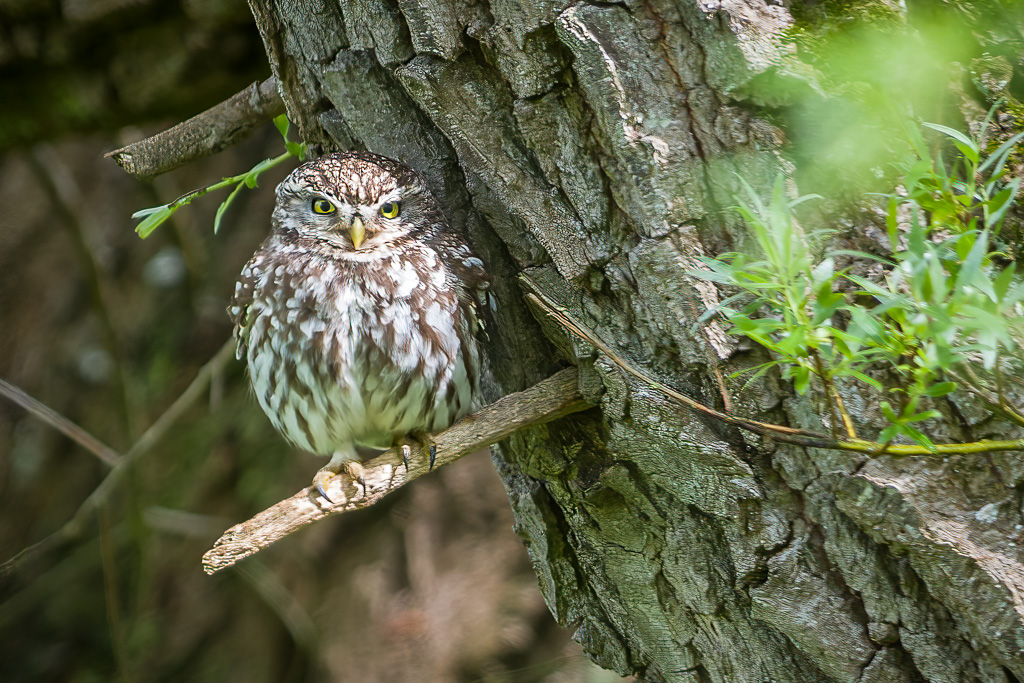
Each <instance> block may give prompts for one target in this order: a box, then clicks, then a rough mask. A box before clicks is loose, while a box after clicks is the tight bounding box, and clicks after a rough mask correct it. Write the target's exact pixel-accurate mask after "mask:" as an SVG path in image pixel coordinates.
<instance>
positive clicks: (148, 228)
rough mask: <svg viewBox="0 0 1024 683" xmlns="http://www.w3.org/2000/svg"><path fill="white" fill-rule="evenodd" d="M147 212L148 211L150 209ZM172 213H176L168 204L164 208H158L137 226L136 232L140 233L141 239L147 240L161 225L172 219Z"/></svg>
mask: <svg viewBox="0 0 1024 683" xmlns="http://www.w3.org/2000/svg"><path fill="white" fill-rule="evenodd" d="M146 210H147V211H148V209H146ZM172 213H174V209H172V208H171V207H170V206H168V205H166V204H165V205H164V206H158V207H156V210H155V211H151V212H150V213H148V214H146V218H145V219H144V220H143V221H142V222H141V223H139V224H138V225H136V226H135V232H136V233H138V235H139V237H141V238H142V239H146V238H147V237H149V236H150V235H151V234H152V233H153V231H154V230H156V229H157V227H158V226H159V225H160V224H161V223H163V222H164V221H166V220H167V219H168V218H170V217H171V214H172Z"/></svg>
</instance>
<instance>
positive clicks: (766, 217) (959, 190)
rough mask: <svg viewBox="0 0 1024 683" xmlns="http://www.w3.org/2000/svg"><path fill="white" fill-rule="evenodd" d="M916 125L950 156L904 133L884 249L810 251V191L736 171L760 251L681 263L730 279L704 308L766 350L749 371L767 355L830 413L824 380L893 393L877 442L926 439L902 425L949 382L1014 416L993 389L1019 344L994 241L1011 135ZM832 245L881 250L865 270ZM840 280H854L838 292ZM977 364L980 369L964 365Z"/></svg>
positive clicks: (1013, 187)
mask: <svg viewBox="0 0 1024 683" xmlns="http://www.w3.org/2000/svg"><path fill="white" fill-rule="evenodd" d="M925 125H926V126H927V127H928V128H929V129H932V130H935V131H937V132H939V133H941V134H943V135H944V136H946V137H947V138H948V139H949V140H950V141H951V142H952V144H953V145H954V146H955V147H956V149H957V150H958V152H959V154H958V155H957V158H956V159H955V161H954V162H953V163H952V164H948V165H947V164H946V163H945V162H944V160H943V158H942V156H941V155H938V156H936V157H934V158H933V157H932V155H931V154H930V153H929V151H928V146H927V145H926V144H925V141H924V139H923V137H922V136H921V135H920V133H919V132H917V130H916V129H915V130H914V131H913V132H912V135H911V143H912V148H913V150H914V152H915V154H914V157H913V158H912V159H910V160H909V161H908V162H906V163H905V164H902V166H901V169H900V170H901V171H902V175H903V183H902V184H903V191H902V192H896V193H893V194H891V195H888V212H887V229H888V236H889V241H890V244H891V245H892V253H891V260H885V259H878V257H875V256H872V255H869V254H864V253H859V252H851V251H831V252H827V253H824V254H823V255H822V256H821V257H816V256H815V254H816V253H817V252H818V251H820V250H816V249H815V244H820V243H823V242H824V241H825V239H826V238H828V237H829V236H831V234H832V233H831V232H830V231H824V232H822V233H819V234H812V235H805V234H803V233H802V232H801V231H800V229H799V227H798V226H797V223H796V220H795V217H794V209H795V207H796V206H798V205H799V204H801V203H803V202H804V201H807V200H809V199H813V198H815V196H814V195H808V196H804V197H800V198H798V199H796V200H790V199H787V197H786V192H785V186H784V183H783V181H782V179H781V178H780V179H779V180H778V181H777V182H776V183H775V187H774V189H773V192H772V197H771V201H770V202H769V203H768V204H765V203H763V202H762V201H761V199H760V198H759V197H758V196H757V194H756V193H755V192H754V191H753V189H752V188H750V187H749V186H748V185H746V184H745V183H744V187H745V190H746V194H747V201H746V202H745V203H743V204H741V205H740V206H739V207H737V211H738V212H739V213H740V214H741V215H742V216H743V218H744V219H745V221H746V223H747V225H748V227H749V228H750V231H751V234H752V235H753V236H754V238H755V240H756V242H757V245H758V247H759V250H760V252H761V254H762V257H761V258H760V259H757V260H752V259H751V258H749V257H748V256H746V255H744V254H740V253H730V254H723V255H721V256H719V257H717V258H706V259H704V264H705V265H706V266H707V268H708V270H706V271H691V273H690V274H691V275H695V276H697V277H701V278H703V279H707V280H710V281H713V282H717V283H719V284H723V285H727V286H729V287H731V288H734V289H738V290H739V291H738V292H737V293H735V294H733V295H732V296H730V297H728V298H727V299H725V300H724V301H723V302H722V304H721V305H720V306H719V307H718V308H717V309H715V310H713V311H709V312H708V314H706V315H705V318H707V317H708V316H710V315H713V314H715V313H716V312H721V313H723V314H724V315H725V316H726V318H727V319H728V320H729V322H730V323H731V324H732V328H731V330H730V332H731V333H732V334H736V335H741V336H745V337H748V338H750V339H752V340H754V341H756V342H757V343H759V344H761V345H762V346H764V347H765V348H767V349H768V350H769V351H770V352H771V356H772V360H770V361H769V362H767V363H764V364H762V365H761V366H758V367H757V368H754V369H753V372H754V373H755V375H754V376H755V377H756V376H759V375H761V374H763V373H764V372H766V371H768V370H769V369H770V368H772V367H778V368H780V369H781V371H782V374H783V376H784V377H786V378H788V379H792V380H793V384H794V388H795V389H796V390H797V391H798V392H800V393H804V392H806V391H807V389H808V387H809V386H810V382H811V380H812V379H817V380H818V381H820V382H821V383H822V384H823V385H824V388H825V393H826V395H827V396H828V397H829V400H830V402H831V405H832V409H833V416H835V412H836V409H837V408H838V410H839V412H841V413H843V417H844V418H845V417H846V415H845V411H843V409H842V403H841V399H840V397H839V393H838V392H837V391H836V389H835V382H836V381H837V380H841V379H850V380H854V381H859V382H862V383H864V384H866V385H868V386H869V387H871V388H872V389H874V390H875V391H877V392H879V393H883V394H890V395H891V396H890V398H891V399H892V402H890V401H888V400H882V401H880V402H879V408H880V410H881V411H882V414H883V415H884V416H885V417H886V419H888V420H889V422H890V423H891V424H890V426H889V427H887V428H886V429H884V430H883V431H882V433H881V434H880V435H879V441H881V442H882V443H884V444H888V443H889V442H891V441H892V440H893V439H895V438H896V437H898V436H902V437H906V438H909V439H911V440H913V441H914V442H916V443H918V444H920V445H922V446H924V447H927V448H932V443H931V441H930V440H929V439H928V437H927V436H926V435H925V434H924V433H922V432H921V431H920V430H919V429H917V428H916V427H915V426H914V425H915V424H917V423H920V422H921V421H923V420H926V419H929V418H933V417H939V415H940V414H939V413H938V412H937V411H935V410H929V409H925V408H924V407H923V404H924V403H925V401H926V399H929V398H939V397H942V396H945V395H946V394H948V393H950V392H951V391H954V390H955V389H957V388H958V387H959V386H964V387H965V388H967V389H968V390H971V391H973V392H975V393H976V394H977V395H979V396H981V397H982V398H983V399H984V400H986V401H987V402H989V403H990V404H994V405H997V406H999V407H1000V408H1003V409H1005V411H1006V412H1009V413H1010V414H1011V415H1017V412H1016V411H1015V410H1013V409H1012V407H1010V406H1009V405H1008V403H1007V402H1006V400H1005V397H1004V395H1003V392H1002V375H1001V360H1002V361H1004V363H1003V364H1005V362H1006V361H1007V360H1008V359H1010V358H1016V357H1017V356H1019V351H1020V346H1021V339H1022V335H1021V331H1022V329H1021V328H1022V325H1021V322H1022V321H1021V316H1020V314H1019V311H1020V305H1019V304H1020V301H1021V299H1022V298H1024V283H1022V282H1021V280H1020V278H1019V277H1017V275H1016V270H1015V264H1014V263H1013V262H1012V261H1010V259H1009V257H1007V255H1006V254H1004V253H1003V252H1001V251H999V250H998V249H995V248H994V246H993V245H994V244H995V242H996V240H997V236H998V232H999V228H1000V227H1001V225H1002V221H1003V219H1004V217H1005V215H1006V212H1007V210H1008V209H1009V208H1010V206H1011V205H1012V204H1013V202H1014V201H1015V197H1016V195H1017V192H1018V190H1019V185H1020V179H1019V178H1014V179H1012V180H1009V181H1007V180H1006V178H1005V174H1006V169H1005V165H1006V160H1007V157H1008V156H1009V154H1010V152H1011V151H1012V150H1013V149H1014V147H1015V145H1016V144H1017V143H1018V142H1019V141H1020V140H1021V138H1022V137H1024V134H1021V135H1017V136H1015V137H1014V138H1011V139H1010V140H1008V141H1007V142H1005V143H1004V144H1003V145H1001V146H1000V147H999V148H998V149H996V150H995V151H994V152H993V153H992V154H990V155H989V156H988V157H987V158H982V153H981V144H980V143H979V141H977V140H975V139H972V138H971V137H969V136H967V135H964V134H963V133H961V132H960V131H957V130H954V129H952V128H947V127H945V126H940V125H937V124H925ZM983 129H984V127H983ZM840 256H846V257H854V258H869V259H875V260H878V261H881V262H882V263H883V264H884V266H885V276H884V278H881V281H874V280H871V279H868V278H865V277H861V276H857V275H854V274H852V273H849V272H847V271H846V270H837V269H836V260H837V257H840ZM842 280H845V281H846V282H847V283H852V284H853V285H855V287H856V288H857V289H856V291H854V292H852V293H847V294H844V293H843V292H842V291H840V287H839V286H838V285H839V284H840V283H841V281H842ZM848 288H849V287H848V286H847V289H848ZM865 300H866V301H867V302H868V303H867V304H864V303H861V302H862V301H865ZM979 362H980V367H981V368H982V369H983V370H984V371H985V372H986V373H988V377H987V378H982V377H980V376H979V375H978V373H976V372H975V371H974V370H973V369H972V368H973V367H974V366H978V365H979ZM881 368H887V369H888V370H889V371H891V372H894V373H895V374H896V375H897V376H898V377H899V378H900V381H899V382H896V383H895V386H893V387H891V388H888V389H886V388H885V387H884V386H883V384H882V383H881V382H879V381H878V380H877V379H875V378H874V377H872V376H871V374H869V373H871V372H872V371H874V370H878V369H881ZM893 403H895V404H896V405H893ZM833 424H835V420H833ZM850 429H851V430H852V426H851V427H850ZM851 436H852V434H851Z"/></svg>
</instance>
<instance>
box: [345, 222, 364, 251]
mask: <svg viewBox="0 0 1024 683" xmlns="http://www.w3.org/2000/svg"><path fill="white" fill-rule="evenodd" d="M348 234H349V235H350V236H351V237H352V246H353V247H355V248H356V249H358V248H359V245H361V244H362V243H363V241H364V240H365V239H366V228H365V227H364V226H363V219H362V218H360V217H359V216H356V217H355V218H353V219H352V227H350V228H349V229H348Z"/></svg>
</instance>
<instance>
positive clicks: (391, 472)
mask: <svg viewBox="0 0 1024 683" xmlns="http://www.w3.org/2000/svg"><path fill="white" fill-rule="evenodd" d="M590 407H591V405H590V404H589V403H587V402H586V401H585V400H584V399H583V398H582V397H581V396H580V394H579V389H578V387H577V383H576V369H575V368H567V369H565V370H561V371H560V372H558V373H556V374H554V375H552V376H551V377H549V378H547V379H545V380H543V381H541V382H539V383H537V384H535V385H534V386H532V387H530V388H529V389H526V390H525V391H520V392H518V393H514V394H509V395H508V396H505V397H504V398H502V399H500V400H498V401H496V402H494V403H492V404H491V405H489V406H487V407H485V408H483V409H481V410H479V411H477V412H476V413H473V414H472V415H469V416H467V417H464V418H463V419H461V420H459V421H458V422H456V423H455V424H454V425H452V426H451V427H450V428H448V429H447V430H446V431H444V432H441V433H440V434H437V435H436V436H434V437H432V440H433V443H434V445H435V446H436V447H437V458H436V462H435V465H434V466H435V467H440V466H442V465H446V464H447V463H450V462H452V461H453V460H457V459H459V458H461V457H463V456H465V455H469V454H470V453H475V452H477V451H479V450H480V449H482V448H485V447H487V446H489V445H491V444H493V443H497V442H498V441H501V440H502V439H504V438H506V437H508V436H510V435H511V434H513V433H514V432H516V431H518V430H520V429H523V428H524V427H530V426H533V425H538V424H542V423H545V422H549V421H551V420H554V419H557V418H559V417H563V416H565V415H569V414H570V413H575V412H578V411H580V410H585V409H587V408H590ZM410 451H411V454H410V457H409V459H408V466H406V465H405V464H403V462H402V456H401V454H400V452H399V449H395V448H393V449H391V450H389V451H387V452H385V453H384V454H382V455H380V456H378V457H376V458H374V459H373V460H371V461H369V462H367V463H365V465H364V466H363V467H364V472H363V482H362V483H358V482H355V481H353V479H352V478H351V477H350V476H348V475H346V474H339V475H338V476H337V477H334V479H332V480H331V482H330V485H329V486H328V489H327V495H328V496H330V498H331V500H332V501H334V502H333V503H330V502H328V501H326V500H324V498H323V497H322V496H320V494H319V493H317V491H316V489H314V488H313V487H308V488H305V489H302V490H301V491H299V492H298V493H296V494H295V495H293V496H292V497H291V498H287V499H285V500H282V501H281V502H280V503H277V504H276V505H274V506H273V507H271V508H268V509H266V510H264V511H263V512H261V513H259V514H258V515H256V516H255V517H253V518H252V519H250V520H248V521H246V522H242V523H241V524H237V525H235V526H233V527H231V528H230V529H228V530H227V531H226V532H224V535H223V536H221V537H220V539H219V540H218V541H217V543H216V544H214V546H213V548H212V549H210V550H209V551H208V552H207V553H206V554H205V555H204V556H203V569H204V570H205V571H206V573H207V574H213V573H214V572H217V571H220V570H221V569H224V568H225V567H230V566H231V565H233V564H235V563H236V562H238V561H239V560H241V559H243V558H245V557H248V556H249V555H252V554H253V553H256V552H258V551H260V550H262V549H263V548H266V547H267V546H269V545H270V544H272V543H274V542H275V541H277V540H279V539H281V538H284V537H285V536H287V535H288V534H290V533H292V532H293V531H297V530H298V529H301V528H302V527H304V526H306V525H308V524H312V523H313V522H316V521H319V520H321V519H324V518H325V517H329V516H331V515H336V514H340V513H342V512H349V511H350V510H358V509H360V508H365V507H369V506H370V505H373V504H374V503H376V502H377V501H379V500H380V499H381V498H383V497H384V496H385V495H387V494H388V493H391V492H392V491H394V490H396V489H398V488H400V487H402V486H404V485H405V484H408V483H409V482H411V481H412V480H414V479H417V478H419V477H421V476H423V475H424V474H426V473H427V472H429V471H430V468H429V465H428V460H429V458H428V457H427V456H426V454H425V453H424V452H423V450H422V448H420V447H418V446H411V447H410Z"/></svg>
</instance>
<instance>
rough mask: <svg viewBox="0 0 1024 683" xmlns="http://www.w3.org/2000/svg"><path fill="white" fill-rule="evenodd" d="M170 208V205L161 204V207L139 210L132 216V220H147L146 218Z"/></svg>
mask: <svg viewBox="0 0 1024 683" xmlns="http://www.w3.org/2000/svg"><path fill="white" fill-rule="evenodd" d="M169 206H170V205H169V204H161V205H160V206H151V207H149V208H148V209H139V210H138V211H136V212H135V213H133V214H132V218H145V217H146V216H149V215H151V214H154V213H156V212H158V211H164V210H166V209H167V208H169Z"/></svg>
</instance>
